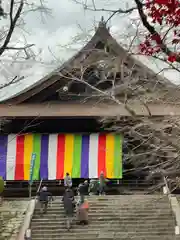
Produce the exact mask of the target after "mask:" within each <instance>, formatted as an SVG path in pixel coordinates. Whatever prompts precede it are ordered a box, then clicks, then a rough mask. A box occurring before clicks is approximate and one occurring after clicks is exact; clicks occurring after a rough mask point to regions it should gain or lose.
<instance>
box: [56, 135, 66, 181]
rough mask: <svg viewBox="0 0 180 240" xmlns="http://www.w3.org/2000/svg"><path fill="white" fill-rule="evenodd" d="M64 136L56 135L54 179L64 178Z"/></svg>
mask: <svg viewBox="0 0 180 240" xmlns="http://www.w3.org/2000/svg"><path fill="white" fill-rule="evenodd" d="M64 155H65V135H63V134H59V135H58V142H57V162H56V166H57V168H56V169H57V170H56V179H63V178H64Z"/></svg>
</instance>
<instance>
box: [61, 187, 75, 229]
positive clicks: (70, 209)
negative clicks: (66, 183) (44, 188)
mask: <svg viewBox="0 0 180 240" xmlns="http://www.w3.org/2000/svg"><path fill="white" fill-rule="evenodd" d="M62 201H63V204H64V211H65V216H66V220H67V222H66V225H67V229H70V227H71V224H72V219H73V215H74V209H75V200H74V194H73V191H72V189H70V188H66V190H65V192H64V195H63V198H62Z"/></svg>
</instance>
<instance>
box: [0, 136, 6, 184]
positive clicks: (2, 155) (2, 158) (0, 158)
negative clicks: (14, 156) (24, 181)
mask: <svg viewBox="0 0 180 240" xmlns="http://www.w3.org/2000/svg"><path fill="white" fill-rule="evenodd" d="M7 144H8V136H7V135H0V177H3V179H5V180H6V158H7ZM7 171H8V169H7Z"/></svg>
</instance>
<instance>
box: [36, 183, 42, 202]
mask: <svg viewBox="0 0 180 240" xmlns="http://www.w3.org/2000/svg"><path fill="white" fill-rule="evenodd" d="M42 182H43V179H41V181H40V183H39V186H38V190H37V193H38V192H39V190H40V189H41V186H42ZM35 198H37V194H36V197H35Z"/></svg>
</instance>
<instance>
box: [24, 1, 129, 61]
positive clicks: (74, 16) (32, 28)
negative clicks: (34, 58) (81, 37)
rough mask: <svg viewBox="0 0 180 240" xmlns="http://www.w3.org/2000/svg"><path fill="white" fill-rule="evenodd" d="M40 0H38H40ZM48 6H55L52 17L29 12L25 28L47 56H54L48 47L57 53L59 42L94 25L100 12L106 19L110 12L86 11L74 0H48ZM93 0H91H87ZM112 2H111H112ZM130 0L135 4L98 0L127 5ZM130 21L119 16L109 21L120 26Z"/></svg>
mask: <svg viewBox="0 0 180 240" xmlns="http://www.w3.org/2000/svg"><path fill="white" fill-rule="evenodd" d="M37 1H38V0H37ZM46 2H47V4H46V5H47V6H48V7H49V8H50V9H51V10H52V17H45V18H44V19H45V21H42V19H41V15H40V14H39V13H38V12H36V13H30V14H28V15H27V17H26V19H25V21H26V29H27V30H28V32H30V33H31V36H28V39H29V41H30V42H32V43H35V44H36V46H37V48H41V49H43V53H42V57H43V59H44V60H47V59H48V58H50V57H51V56H52V54H50V53H49V50H48V47H50V48H51V50H52V51H53V52H54V53H55V55H56V56H57V57H58V48H56V46H57V45H60V44H61V45H65V44H67V43H68V42H70V41H71V40H72V37H74V36H76V35H77V34H79V33H80V32H81V30H80V29H78V28H79V26H80V27H81V28H82V29H83V31H85V30H86V31H88V30H90V29H93V28H94V27H93V25H94V23H96V25H97V22H98V21H99V20H100V18H101V15H104V16H105V19H107V17H108V14H109V13H105V12H103V13H102V12H93V11H84V10H83V7H82V6H81V5H78V4H76V3H75V2H74V1H73V0H63V1H62V0H46ZM86 2H89V3H91V0H89V1H87V0H86ZM110 2H111V4H109V3H110ZM127 2H129V5H130V6H132V3H133V0H121V4H119V3H120V1H119V0H111V1H109V0H96V1H95V3H96V6H97V7H99V8H102V7H103V8H104V7H106V8H108V9H109V8H113V9H114V8H116V7H117V8H119V7H121V8H126V7H127ZM126 23H127V24H128V18H127V17H126V18H123V17H122V16H121V17H116V18H114V19H113V20H112V21H111V22H110V23H109V24H110V25H111V26H114V27H116V26H117V27H118V28H119V29H121V26H122V28H123V27H124V26H125V25H126Z"/></svg>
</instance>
